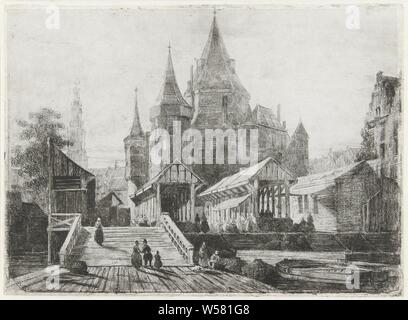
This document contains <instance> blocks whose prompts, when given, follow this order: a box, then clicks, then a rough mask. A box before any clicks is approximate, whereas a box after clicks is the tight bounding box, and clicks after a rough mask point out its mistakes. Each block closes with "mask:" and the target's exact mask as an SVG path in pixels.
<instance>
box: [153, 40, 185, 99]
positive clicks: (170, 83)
mask: <svg viewBox="0 0 408 320" xmlns="http://www.w3.org/2000/svg"><path fill="white" fill-rule="evenodd" d="M168 50H169V51H168V55H167V64H166V71H165V72H164V81H163V84H162V87H161V89H160V93H159V95H158V97H157V99H156V105H165V104H166V105H170V104H179V105H181V106H189V104H188V103H187V101H186V100H184V98H183V95H182V94H181V92H180V88H179V86H178V84H177V80H176V74H175V72H174V67H173V60H172V57H171V46H170V44H169V46H168Z"/></svg>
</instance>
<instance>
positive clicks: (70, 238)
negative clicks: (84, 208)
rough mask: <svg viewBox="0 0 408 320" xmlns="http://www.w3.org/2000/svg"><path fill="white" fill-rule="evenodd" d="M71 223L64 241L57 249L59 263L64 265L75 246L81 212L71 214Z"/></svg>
mask: <svg viewBox="0 0 408 320" xmlns="http://www.w3.org/2000/svg"><path fill="white" fill-rule="evenodd" d="M72 215H73V218H72V224H71V226H70V229H69V232H68V235H67V237H66V238H65V241H64V243H63V244H62V247H61V249H60V251H59V260H60V265H61V266H64V265H66V263H67V259H68V257H69V255H70V254H71V252H72V249H73V248H74V246H75V243H76V241H77V239H78V236H79V232H80V231H81V227H82V224H81V214H72Z"/></svg>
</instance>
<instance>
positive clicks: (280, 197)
mask: <svg viewBox="0 0 408 320" xmlns="http://www.w3.org/2000/svg"><path fill="white" fill-rule="evenodd" d="M278 218H282V185H281V184H279V185H278Z"/></svg>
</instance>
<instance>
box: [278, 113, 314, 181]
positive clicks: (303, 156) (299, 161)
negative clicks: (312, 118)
mask: <svg viewBox="0 0 408 320" xmlns="http://www.w3.org/2000/svg"><path fill="white" fill-rule="evenodd" d="M284 163H285V165H286V166H287V167H288V168H289V169H290V170H292V172H293V173H295V174H296V176H298V177H301V176H305V175H307V174H308V172H309V135H308V134H307V131H306V129H305V127H304V125H303V122H302V120H301V119H299V123H298V125H297V127H296V129H295V132H294V133H293V135H292V137H291V140H290V142H289V145H288V148H287V149H286V152H285V156H284Z"/></svg>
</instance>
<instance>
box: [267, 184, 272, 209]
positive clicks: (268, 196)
mask: <svg viewBox="0 0 408 320" xmlns="http://www.w3.org/2000/svg"><path fill="white" fill-rule="evenodd" d="M270 191H271V190H270V188H269V186H267V187H266V211H267V212H268V215H270V214H271V208H270V204H269V201H270V198H271V192H270Z"/></svg>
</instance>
